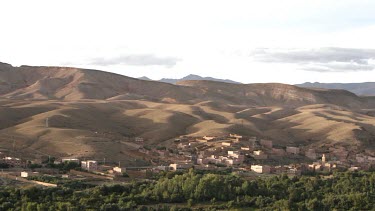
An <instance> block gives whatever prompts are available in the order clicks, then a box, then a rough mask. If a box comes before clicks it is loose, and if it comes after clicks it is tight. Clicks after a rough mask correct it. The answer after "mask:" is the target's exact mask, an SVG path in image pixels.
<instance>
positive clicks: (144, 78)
mask: <svg viewBox="0 0 375 211" xmlns="http://www.w3.org/2000/svg"><path fill="white" fill-rule="evenodd" d="M138 79H141V80H145V81H152V79H151V78H149V77H146V76H142V77H139V78H138Z"/></svg>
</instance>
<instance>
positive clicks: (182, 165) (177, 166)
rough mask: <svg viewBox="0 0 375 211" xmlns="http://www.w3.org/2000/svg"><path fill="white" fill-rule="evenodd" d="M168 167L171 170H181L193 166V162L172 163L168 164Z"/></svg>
mask: <svg viewBox="0 0 375 211" xmlns="http://www.w3.org/2000/svg"><path fill="white" fill-rule="evenodd" d="M169 167H171V170H172V171H182V170H186V169H189V168H191V167H193V164H190V163H180V164H178V163H173V164H170V165H169Z"/></svg>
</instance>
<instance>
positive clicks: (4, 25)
mask: <svg viewBox="0 0 375 211" xmlns="http://www.w3.org/2000/svg"><path fill="white" fill-rule="evenodd" d="M0 9H1V11H0V27H1V31H0V61H2V62H6V63H10V64H13V65H15V66H18V65H22V64H27V65H53V66H75V67H84V68H94V69H99V70H105V71H110V72H116V73H119V74H123V75H127V76H131V77H141V76H147V77H150V78H152V79H160V78H163V77H166V78H181V77H183V76H186V75H188V74H198V75H201V76H211V77H216V78H223V79H232V80H236V81H240V82H243V83H255V82H281V83H291V84H294V83H302V82H308V81H309V82H315V81H318V82H364V81H375V70H374V69H375V41H374V39H375V1H371V0H368V1H364V0H322V1H320V0H311V1H308V0H296V1H289V0H283V1H280V0H272V1H271V0H262V1H250V0H247V1H238V0H231V1H230V0H228V1H220V0H212V1H210V0H200V1H195V0H186V1H182V0H179V1H178V0H171V1H163V0H158V1H155V0H150V1H142V0H137V1H125V0H121V1H120V0H119V1H110V0H109V1H95V0H87V1H83V0H82V1H78V0H75V1H70V0H64V1H50V0H49V1H38V0H34V1H30V0H25V1H17V0H12V1H1V3H0Z"/></svg>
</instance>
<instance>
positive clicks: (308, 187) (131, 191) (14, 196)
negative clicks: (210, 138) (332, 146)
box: [0, 170, 375, 210]
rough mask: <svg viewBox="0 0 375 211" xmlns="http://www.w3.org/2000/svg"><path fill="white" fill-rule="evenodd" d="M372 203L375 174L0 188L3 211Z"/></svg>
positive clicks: (194, 176) (184, 177)
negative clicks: (95, 185)
mask: <svg viewBox="0 0 375 211" xmlns="http://www.w3.org/2000/svg"><path fill="white" fill-rule="evenodd" d="M168 176H170V178H169V177H168ZM374 201H375V173H374V172H344V173H342V172H339V173H335V174H334V175H333V177H330V178H323V177H319V176H316V177H307V176H301V177H293V178H289V177H287V176H286V175H282V176H275V177H270V178H259V179H256V180H251V181H246V180H244V179H243V178H240V177H238V176H235V175H232V174H226V175H219V174H211V173H210V174H199V173H197V172H195V171H193V170H191V171H189V172H187V173H184V174H169V175H165V176H163V177H161V178H159V179H158V180H157V181H147V182H132V183H129V184H126V185H111V186H97V187H87V186H85V185H84V184H81V183H72V184H64V185H62V186H60V187H58V188H36V187H33V188H27V189H15V188H9V187H8V188H7V187H2V188H0V210H21V209H22V210H215V209H232V208H233V209H245V208H246V210H248V209H249V208H254V209H260V210H373V209H375V204H374V203H373V202H374Z"/></svg>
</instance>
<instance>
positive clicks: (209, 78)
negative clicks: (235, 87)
mask: <svg viewBox="0 0 375 211" xmlns="http://www.w3.org/2000/svg"><path fill="white" fill-rule="evenodd" d="M189 80H200V81H201V80H204V81H219V82H225V83H232V84H240V83H239V82H236V81H232V80H228V79H217V78H212V77H201V76H199V75H193V74H190V75H188V76H185V77H183V78H180V79H171V78H163V79H160V80H159V81H160V82H164V83H170V84H176V83H177V82H179V81H189Z"/></svg>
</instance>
